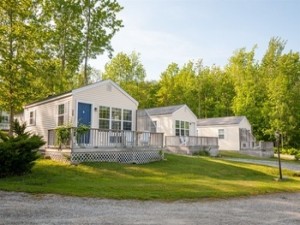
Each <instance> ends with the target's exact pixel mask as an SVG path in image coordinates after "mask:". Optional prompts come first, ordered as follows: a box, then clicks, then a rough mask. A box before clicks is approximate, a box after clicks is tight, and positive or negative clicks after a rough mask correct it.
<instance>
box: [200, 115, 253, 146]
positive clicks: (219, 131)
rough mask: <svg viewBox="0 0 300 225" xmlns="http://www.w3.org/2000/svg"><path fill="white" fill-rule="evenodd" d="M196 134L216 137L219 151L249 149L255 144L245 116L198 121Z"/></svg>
mask: <svg viewBox="0 0 300 225" xmlns="http://www.w3.org/2000/svg"><path fill="white" fill-rule="evenodd" d="M197 133H198V136H210V137H211V136H213V137H218V139H219V149H220V150H236V151H239V150H242V149H251V148H253V145H254V143H255V138H254V137H253V135H252V128H251V124H250V123H249V121H248V119H247V118H246V117H245V116H232V117H219V118H207V119H199V120H198V122H197Z"/></svg>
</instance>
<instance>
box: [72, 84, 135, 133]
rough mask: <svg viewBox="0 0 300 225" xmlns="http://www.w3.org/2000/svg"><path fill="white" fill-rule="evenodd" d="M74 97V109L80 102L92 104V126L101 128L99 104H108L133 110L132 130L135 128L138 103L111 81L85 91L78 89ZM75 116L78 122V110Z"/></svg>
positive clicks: (108, 105)
mask: <svg viewBox="0 0 300 225" xmlns="http://www.w3.org/2000/svg"><path fill="white" fill-rule="evenodd" d="M73 97H74V101H73V108H74V109H77V107H78V102H81V103H88V104H91V105H92V124H91V127H92V128H99V106H107V107H115V108H121V109H129V110H132V130H135V127H136V125H135V123H136V110H137V107H138V105H137V103H136V102H134V101H132V100H131V99H130V98H129V97H128V96H127V95H126V94H124V93H123V92H122V91H120V90H119V89H118V88H116V87H115V86H114V85H112V84H111V83H110V82H105V83H103V84H101V85H98V86H94V87H93V88H89V89H85V90H83V91H76V92H74V93H73ZM74 116H75V121H74V122H75V124H77V110H75V115H74Z"/></svg>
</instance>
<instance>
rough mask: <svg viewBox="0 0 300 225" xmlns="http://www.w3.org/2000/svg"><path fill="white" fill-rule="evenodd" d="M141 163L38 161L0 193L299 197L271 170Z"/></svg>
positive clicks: (176, 161) (169, 160)
mask: <svg viewBox="0 0 300 225" xmlns="http://www.w3.org/2000/svg"><path fill="white" fill-rule="evenodd" d="M165 156H166V160H164V161H160V162H155V163H150V164H144V165H132V164H129V165H128V164H118V163H85V164H80V165H78V166H71V165H68V164H63V163H57V162H54V161H51V160H38V161H37V163H36V165H35V166H34V168H33V172H32V173H31V174H29V175H26V176H21V177H11V178H4V179H0V190H6V191H23V192H31V193H55V194H62V195H75V196H89V197H99V198H114V199H142V200H149V199H155V200H179V199H185V200H188V199H191V200H196V199H201V198H228V197H233V196H247V195H256V194H263V193H273V192H299V191H300V177H299V176H294V175H295V174H294V173H293V172H290V171H284V175H285V176H289V177H288V179H286V180H285V181H282V182H276V181H274V178H276V177H277V173H278V171H277V169H276V168H271V167H265V166H258V165H251V164H244V163H238V162H228V161H225V160H222V159H219V158H216V159H215V158H209V157H190V156H178V155H172V154H166V155H165Z"/></svg>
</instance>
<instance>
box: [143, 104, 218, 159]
mask: <svg viewBox="0 0 300 225" xmlns="http://www.w3.org/2000/svg"><path fill="white" fill-rule="evenodd" d="M196 124H197V117H196V115H195V114H194V113H193V112H192V110H191V109H190V108H189V107H188V106H187V105H185V104H184V105H174V106H166V107H158V108H150V109H143V110H138V112H137V130H138V131H144V132H145V131H148V132H161V133H164V146H165V149H166V150H168V151H171V152H177V153H185V154H194V153H195V152H198V151H200V150H207V149H209V150H211V155H217V154H218V139H217V138H216V137H207V136H206V137H198V136H197V130H196Z"/></svg>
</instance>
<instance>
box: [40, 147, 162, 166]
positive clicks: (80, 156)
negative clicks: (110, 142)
mask: <svg viewBox="0 0 300 225" xmlns="http://www.w3.org/2000/svg"><path fill="white" fill-rule="evenodd" d="M46 155H48V156H50V157H51V159H53V160H58V161H63V162H66V161H69V162H70V161H71V162H72V163H81V162H120V163H136V164H142V163H149V162H153V161H160V160H162V159H164V154H163V152H162V151H160V150H139V151H132V150H131V151H105V152H72V153H71V155H70V157H68V156H66V154H64V153H61V152H47V153H46ZM68 158H69V159H70V160H69V159H68Z"/></svg>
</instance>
